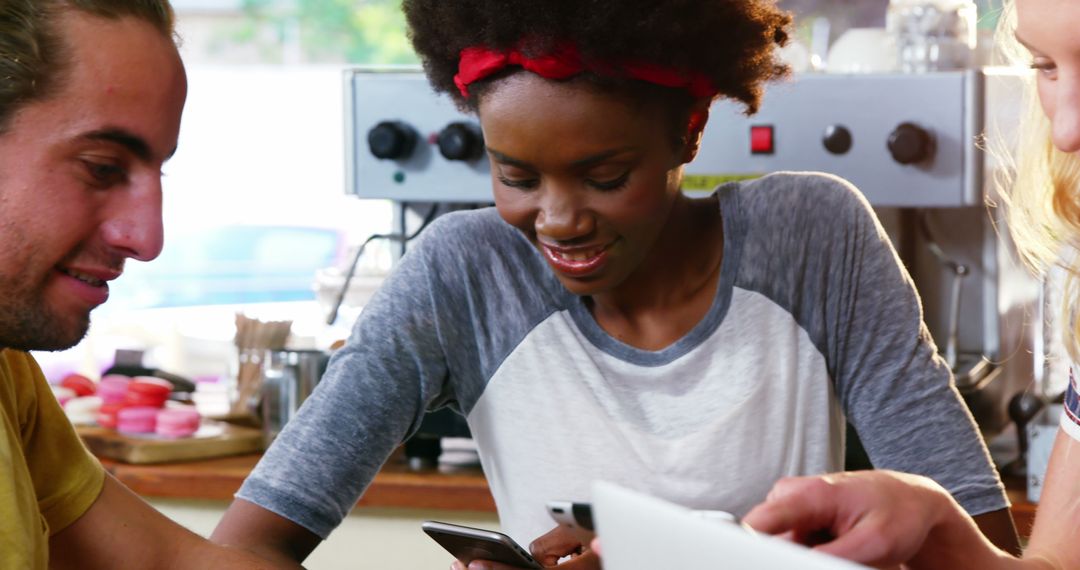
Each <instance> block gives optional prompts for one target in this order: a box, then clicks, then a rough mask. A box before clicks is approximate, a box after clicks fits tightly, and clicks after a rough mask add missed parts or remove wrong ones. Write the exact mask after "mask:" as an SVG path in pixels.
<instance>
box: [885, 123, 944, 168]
mask: <svg viewBox="0 0 1080 570" xmlns="http://www.w3.org/2000/svg"><path fill="white" fill-rule="evenodd" d="M889 153H890V154H892V157H893V159H894V160H896V162H899V163H900V164H915V163H918V162H923V161H925V160H927V159H929V158H930V157H932V156H934V136H933V135H931V134H930V133H929V132H928V131H927V130H926V129H924V128H922V127H920V126H919V125H916V124H914V123H903V124H901V125H900V126H898V127H896V130H894V131H893V132H892V134H891V135H889Z"/></svg>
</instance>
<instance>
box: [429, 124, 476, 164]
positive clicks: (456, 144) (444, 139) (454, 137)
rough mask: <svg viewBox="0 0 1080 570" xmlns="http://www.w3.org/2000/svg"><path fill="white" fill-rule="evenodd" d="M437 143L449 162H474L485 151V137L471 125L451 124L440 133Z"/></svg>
mask: <svg viewBox="0 0 1080 570" xmlns="http://www.w3.org/2000/svg"><path fill="white" fill-rule="evenodd" d="M436 142H437V143H438V145H439V153H440V154H442V155H443V157H444V158H446V159H447V160H472V159H474V158H479V157H480V153H481V152H483V150H484V135H483V134H482V133H481V132H480V128H479V127H477V126H476V125H474V124H471V123H450V124H449V125H446V128H444V129H443V130H442V131H441V132H440V133H439V136H438V138H437V139H436Z"/></svg>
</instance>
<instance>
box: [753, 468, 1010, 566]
mask: <svg viewBox="0 0 1080 570" xmlns="http://www.w3.org/2000/svg"><path fill="white" fill-rule="evenodd" d="M743 520H744V521H745V522H746V523H747V524H749V525H750V526H751V527H753V528H754V529H756V530H757V531H759V532H763V533H767V534H779V535H784V536H785V537H787V538H789V539H791V540H793V541H794V542H798V543H801V544H804V545H806V546H810V547H813V548H814V549H816V550H819V551H821V552H825V553H828V554H832V555H834V556H839V557H841V558H846V559H848V560H852V561H855V562H859V563H861V564H866V565H869V566H875V567H879V568H880V567H889V566H895V565H899V564H905V563H906V564H908V567H910V568H956V569H959V568H980V569H981V568H997V567H999V566H998V564H1000V563H1002V562H1004V558H1005V557H1004V554H1003V553H1002V552H1001V551H998V550H997V549H996V548H994V547H993V546H992V545H990V543H989V542H988V541H987V540H986V539H985V537H983V536H982V533H980V532H979V530H978V528H977V527H976V526H975V523H974V522H973V521H972V520H971V518H970V517H968V516H967V514H966V513H965V512H964V511H963V510H962V509H961V508H960V505H958V504H957V503H956V501H955V500H953V498H952V496H950V495H949V494H948V492H947V491H945V489H943V488H942V487H941V486H940V485H938V484H937V483H935V482H934V481H932V480H930V479H927V478H925V477H920V476H916V475H909V474H906V473H897V472H893V471H856V472H849V473H835V474H830V475H821V476H816V477H793V478H787V479H781V480H780V481H779V482H777V483H776V485H775V486H774V487H773V489H772V491H771V492H770V493H769V495H768V497H766V499H765V502H764V503H762V504H760V505H758V506H757V507H755V508H754V509H753V510H751V511H750V513H749V514H747V515H746V517H745V518H744V519H743ZM1008 558H1010V559H1011V557H1008Z"/></svg>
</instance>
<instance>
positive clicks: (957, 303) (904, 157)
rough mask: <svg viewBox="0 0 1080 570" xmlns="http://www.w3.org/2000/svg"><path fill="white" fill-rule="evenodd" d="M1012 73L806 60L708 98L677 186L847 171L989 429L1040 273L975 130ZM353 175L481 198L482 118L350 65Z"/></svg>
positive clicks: (371, 189) (1005, 102) (1024, 372)
mask: <svg viewBox="0 0 1080 570" xmlns="http://www.w3.org/2000/svg"><path fill="white" fill-rule="evenodd" d="M1013 83H1015V81H1014V78H1013V77H1012V76H1009V75H1007V74H996V73H992V72H990V71H988V70H969V71H957V72H942V73H928V74H918V75H915V74H910V75H905V74H890V75H826V74H807V75H801V76H796V77H795V78H793V79H792V80H790V81H788V82H784V83H780V84H777V85H774V86H771V87H770V89H769V90H768V93H767V95H766V98H765V100H764V102H763V105H762V106H761V109H760V111H759V112H758V113H757V114H756V115H754V116H752V117H747V116H745V115H744V114H743V113H742V109H741V108H740V107H739V106H737V105H735V104H732V103H729V102H725V101H721V102H718V103H717V104H715V105H714V106H713V109H712V113H711V116H710V120H709V124H708V127H707V128H706V130H705V134H704V138H703V141H702V146H701V151H700V152H699V154H698V157H697V159H696V160H695V161H694V162H693V163H691V164H689V165H687V167H686V177H685V180H684V190H685V191H687V192H707V191H711V190H712V189H713V188H714V187H715V186H716V185H717V184H719V183H722V182H724V181H727V180H732V179H742V178H751V177H756V176H760V175H762V174H764V173H767V172H773V171H780V170H796V171H805V170H815V171H824V172H830V173H833V174H836V175H839V176H841V177H843V178H846V179H847V180H850V181H851V182H852V183H854V184H855V185H856V186H857V187H858V188H859V189H860V190H861V191H862V192H863V194H864V195H865V196H866V198H867V199H868V200H869V202H870V204H871V205H872V206H873V207H874V208H875V210H876V211H877V213H878V215H879V217H880V218H881V219H882V222H883V225H884V226H885V228H886V230H887V232H888V233H889V235H890V237H891V238H892V239H893V242H894V244H895V245H896V247H897V250H898V252H899V254H900V256H901V259H902V260H903V261H904V263H905V265H906V266H907V267H908V269H909V271H910V273H911V275H912V278H913V280H914V282H915V284H916V287H917V288H918V290H919V292H920V296H921V298H922V301H923V308H924V317H925V320H926V323H927V325H928V327H929V329H930V332H931V334H932V336H933V337H934V339H935V341H936V343H937V345H938V347H939V350H940V351H941V353H942V355H943V356H944V357H945V358H946V360H947V361H948V362H949V364H950V365H951V366H952V367H953V370H954V372H955V375H956V378H957V386H958V388H959V390H960V391H961V393H962V394H963V396H964V398H965V400H966V401H967V402H968V405H969V407H970V408H971V409H972V411H973V412H974V414H975V416H976V420H977V421H978V422H979V424H980V426H981V427H982V429H983V431H984V432H985V433H988V434H992V433H996V432H998V431H1000V430H1001V429H1002V428H1003V427H1004V426H1005V424H1006V423H1007V422H1008V416H1007V412H1006V407H1007V403H1008V401H1009V399H1010V398H1011V397H1012V396H1013V395H1014V394H1016V393H1018V392H1020V391H1023V390H1024V389H1025V388H1027V387H1028V386H1029V385H1031V384H1032V383H1033V382H1034V381H1037V380H1040V379H1041V359H1039V358H1034V357H1033V355H1034V354H1035V353H1036V349H1038V350H1041V347H1042V344H1041V335H1042V327H1041V326H1039V323H1040V319H1041V311H1040V310H1039V308H1040V299H1041V294H1040V293H1041V285H1040V283H1039V282H1038V281H1037V280H1035V279H1034V278H1032V277H1030V276H1029V274H1028V273H1027V272H1026V271H1025V269H1024V268H1023V267H1021V266H1020V265H1019V263H1018V262H1017V259H1016V255H1015V253H1014V251H1013V250H1012V247H1011V246H1010V245H1009V243H1008V240H1007V236H1006V233H1007V232H1005V231H1004V228H1003V227H1001V225H1000V222H999V220H998V219H999V218H1000V217H1001V213H1000V211H996V210H988V209H987V207H986V201H987V199H988V198H991V199H992V198H993V190H992V184H991V182H992V176H991V171H992V169H993V168H994V161H992V160H990V159H989V158H988V156H987V154H986V153H985V152H983V151H981V150H979V148H978V146H977V144H976V142H977V139H978V137H979V136H980V135H982V134H983V133H984V131H985V129H986V128H987V127H988V125H991V124H993V123H995V122H997V121H995V119H1001V120H1000V122H1001V124H1009V123H1010V122H1014V119H1012V118H1011V117H1008V116H1005V117H993V116H991V115H990V114H989V113H988V109H994V110H995V111H998V110H1000V111H1003V112H1006V113H1009V112H1012V113H1015V112H1016V110H1017V109H1018V107H1019V105H1018V104H1017V103H1016V101H1015V100H1014V97H1012V96H1011V95H1012V92H1013V91H1012V84H1013ZM345 84H346V102H347V107H348V125H347V127H348V131H349V133H348V137H347V140H348V152H349V157H348V164H349V169H348V189H349V191H351V192H353V193H355V194H356V195H357V196H359V197H361V198H379V199H389V200H394V201H396V202H399V203H401V204H403V205H404V206H405V207H404V208H402V211H407V210H408V206H409V205H410V204H414V203H430V202H447V203H490V202H491V201H492V196H491V181H490V178H489V174H488V162H487V158H486V156H485V155H484V153H483V141H482V136H481V134H480V131H479V125H478V124H477V122H476V118H475V117H472V116H469V115H465V114H462V113H461V112H460V111H458V110H457V109H456V108H455V107H454V105H453V104H452V102H451V101H450V99H449V98H448V97H437V96H435V95H434V94H433V93H432V91H431V89H430V87H429V86H428V84H427V82H426V80H425V78H424V77H423V75H422V74H421V73H420V72H419V71H416V70H414V71H393V72H374V71H365V70H353V71H350V72H348V74H347V76H346V81H345Z"/></svg>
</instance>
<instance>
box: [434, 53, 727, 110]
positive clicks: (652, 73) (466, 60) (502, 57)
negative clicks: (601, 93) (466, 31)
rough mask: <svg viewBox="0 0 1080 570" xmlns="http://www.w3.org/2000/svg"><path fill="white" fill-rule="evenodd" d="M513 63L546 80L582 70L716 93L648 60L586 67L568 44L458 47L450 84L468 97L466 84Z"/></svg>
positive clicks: (700, 78)
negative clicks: (530, 49)
mask: <svg viewBox="0 0 1080 570" xmlns="http://www.w3.org/2000/svg"><path fill="white" fill-rule="evenodd" d="M511 65H517V66H520V67H522V68H524V69H525V70H527V71H531V72H533V73H535V74H537V75H539V76H540V77H545V78H547V79H567V78H570V77H573V76H575V75H577V74H579V73H582V72H585V71H593V72H596V73H600V74H603V75H615V76H623V77H628V78H630V79H638V80H640V81H646V82H648V83H655V84H656V85H663V86H664V87H673V88H676V89H686V90H687V91H689V92H690V95H693V96H694V97H698V98H706V97H708V98H712V97H715V96H716V95H717V94H719V90H717V89H716V88H715V87H714V86H713V84H712V81H710V80H709V78H708V77H705V76H704V75H703V74H701V73H690V74H686V73H682V72H679V71H676V70H675V69H671V68H668V67H663V66H661V65H656V64H652V63H623V64H621V65H617V66H615V65H599V66H596V65H594V66H586V65H585V62H583V61H582V59H581V54H580V53H579V52H578V50H577V47H576V46H575V45H574V44H572V43H561V44H559V45H557V46H555V49H554V50H552V51H551V53H549V54H547V55H543V56H540V57H529V56H527V55H525V54H524V53H522V52H521V51H520V50H518V49H512V50H510V51H507V52H498V51H493V50H490V49H488V48H485V47H480V46H474V47H467V48H465V49H463V50H461V61H460V62H459V64H458V73H457V75H455V76H454V83H455V84H456V85H457V87H458V90H459V91H461V96H462V97H465V98H466V99H468V98H469V85H471V84H473V83H475V82H477V81H480V80H481V79H484V78H486V77H489V76H491V75H494V74H495V73H498V72H499V71H502V70H503V69H505V68H506V67H509V66H511Z"/></svg>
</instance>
